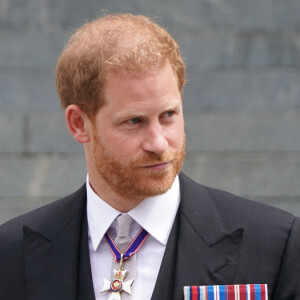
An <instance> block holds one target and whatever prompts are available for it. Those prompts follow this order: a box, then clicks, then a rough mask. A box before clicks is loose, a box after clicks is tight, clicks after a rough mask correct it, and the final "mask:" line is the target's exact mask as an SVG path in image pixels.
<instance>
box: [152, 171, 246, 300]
mask: <svg viewBox="0 0 300 300" xmlns="http://www.w3.org/2000/svg"><path fill="white" fill-rule="evenodd" d="M180 188H181V203H180V207H179V211H178V214H177V217H176V220H175V223H174V226H173V229H172V231H171V235H170V237H169V240H168V243H167V247H166V251H165V255H164V259H163V262H162V265H161V269H160V272H159V276H158V280H157V283H156V286H155V290H154V293H153V297H152V300H159V299H172V300H179V299H183V287H184V286H185V285H187V286H191V285H210V284H231V283H233V282H232V280H233V278H234V272H235V268H236V264H237V260H238V254H239V248H240V243H241V240H242V236H243V229H242V228H238V227H232V228H229V227H227V226H225V225H224V224H223V222H222V220H221V216H220V213H219V212H218V210H217V209H216V207H215V205H214V201H213V199H212V198H211V195H210V194H209V192H208V191H207V189H206V188H205V187H202V186H199V185H198V184H196V183H194V182H193V181H192V180H190V179H189V178H187V177H186V176H184V175H183V174H181V175H180Z"/></svg>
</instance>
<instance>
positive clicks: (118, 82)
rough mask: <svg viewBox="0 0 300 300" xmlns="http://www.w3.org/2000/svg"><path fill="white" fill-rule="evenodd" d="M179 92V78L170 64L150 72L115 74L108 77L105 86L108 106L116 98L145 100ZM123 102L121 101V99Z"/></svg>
mask: <svg viewBox="0 0 300 300" xmlns="http://www.w3.org/2000/svg"><path fill="white" fill-rule="evenodd" d="M177 93H180V92H179V88H178V84H177V78H176V76H175V74H174V72H173V70H172V67H171V65H170V64H169V63H167V64H165V65H164V66H163V67H161V68H156V69H153V70H151V71H148V72H114V73H111V74H110V76H108V78H107V80H106V84H105V86H104V98H105V100H107V101H106V102H107V104H109V102H110V101H112V100H114V99H115V98H120V97H121V96H122V97H123V98H126V99H127V101H128V100H130V99H133V98H134V99H135V100H138V99H140V100H144V99H145V97H146V98H151V96H153V97H156V98H157V97H160V96H162V95H164V94H177ZM120 100H121V99H120Z"/></svg>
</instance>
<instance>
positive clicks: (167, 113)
mask: <svg viewBox="0 0 300 300" xmlns="http://www.w3.org/2000/svg"><path fill="white" fill-rule="evenodd" d="M174 113H175V112H174V111H168V112H166V116H167V117H172V116H173V115H174Z"/></svg>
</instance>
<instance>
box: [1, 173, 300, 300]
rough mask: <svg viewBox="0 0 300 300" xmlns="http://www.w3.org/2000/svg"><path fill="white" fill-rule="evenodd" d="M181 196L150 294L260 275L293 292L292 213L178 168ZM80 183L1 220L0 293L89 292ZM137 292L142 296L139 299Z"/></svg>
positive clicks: (167, 297) (9, 297)
mask: <svg viewBox="0 0 300 300" xmlns="http://www.w3.org/2000/svg"><path fill="white" fill-rule="evenodd" d="M180 187H181V203H180V207H179V210H178V213H177V216H176V219H175V222H174V225H173V228H172V231H171V234H170V237H169V240H168V243H167V247H166V251H165V255H164V258H163V261H162V265H161V268H160V272H159V275H158V278H157V283H156V286H155V289H154V293H153V296H152V300H179V299H183V286H185V285H211V284H246V283H267V284H268V289H269V297H270V298H269V299H273V300H284V299H300V284H299V281H300V222H299V219H297V218H295V217H294V216H292V215H291V214H288V213H286V212H283V211H280V210H278V209H275V208H272V207H269V206H266V205H263V204H259V203H256V202H253V201H248V200H244V199H241V198H239V197H237V196H234V195H231V194H229V193H226V192H223V191H219V190H215V189H211V188H208V187H204V186H201V185H199V184H197V183H195V182H193V181H192V180H190V179H189V178H187V177H186V176H184V175H183V174H181V175H180ZM85 204H86V189H85V186H83V187H81V188H80V189H79V190H78V191H77V192H75V193H74V194H72V195H70V196H68V197H66V198H64V199H61V200H59V201H57V202H54V203H52V204H49V205H47V206H45V207H43V208H40V209H38V210H35V211H34V212H31V213H29V214H26V215H23V216H21V217H18V218H16V219H14V220H12V221H9V222H8V223H6V224H4V225H2V226H1V227H0V299H1V300H25V299H26V300H42V299H43V300H54V299H55V300H69V299H70V300H73V299H74V300H75V299H80V300H94V299H95V298H94V291H93V285H92V277H91V270H90V263H89V252H88V241H87V221H86V211H85ZM141 300H142V299H141Z"/></svg>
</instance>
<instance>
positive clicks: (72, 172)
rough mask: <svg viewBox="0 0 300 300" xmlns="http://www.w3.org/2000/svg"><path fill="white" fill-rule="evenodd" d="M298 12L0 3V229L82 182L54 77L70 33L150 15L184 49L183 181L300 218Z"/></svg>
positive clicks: (278, 5)
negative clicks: (104, 20) (101, 21)
mask: <svg viewBox="0 0 300 300" xmlns="http://www.w3.org/2000/svg"><path fill="white" fill-rule="evenodd" d="M299 11H300V1H299V0H251V1H249V0H185V1H178V0H172V1H171V0H169V1H166V0H151V1H146V0H122V1H121V0H119V1H117V0H102V1H101V0H100V1H99V0H97V1H96V0H85V1H79V0H73V1H72V0H64V1H58V0H1V1H0V91H1V93H0V191H1V192H0V223H3V222H4V221H6V220H7V219H9V218H11V217H13V216H16V215H18V214H21V213H23V212H26V211H28V210H31V209H33V208H35V207H38V206H40V205H43V204H45V203H48V202H50V201H53V200H54V199H57V198H59V197H61V196H63V195H66V194H68V193H70V192H72V191H74V190H75V189H77V188H78V187H79V185H81V184H82V183H83V182H84V180H85V176H86V167H85V161H84V155H83V152H82V148H81V146H80V145H78V144H76V143H75V142H74V141H73V140H72V138H71V136H70V135H69V134H68V132H67V129H66V126H65V124H64V119H63V112H62V111H61V109H60V105H59V101H58V98H57V95H56V92H55V88H54V70H55V64H56V60H57V57H58V55H59V54H60V52H61V50H62V49H63V47H64V44H65V42H66V41H67V39H68V37H69V36H70V33H72V32H73V30H74V29H75V28H77V27H78V26H79V25H81V24H83V23H84V22H85V21H87V20H90V19H93V18H97V16H100V15H102V14H103V13H104V12H110V13H112V12H132V13H141V14H146V15H148V16H150V17H153V18H154V19H155V20H156V21H157V22H159V23H160V24H162V25H163V26H164V27H166V28H167V29H168V30H169V31H170V32H171V33H172V34H173V35H174V36H175V38H176V39H177V40H178V41H179V43H180V45H181V49H182V53H183V57H184V59H185V62H186V64H187V76H188V83H187V85H186V88H185V93H184V110H185V120H186V132H187V155H186V160H185V165H184V171H185V172H186V173H187V174H188V175H190V176H191V177H193V178H194V179H195V180H196V181H198V182H200V183H202V184H205V185H209V186H213V187H217V188H222V189H226V190H228V191H230V192H233V193H236V194H239V195H241V196H245V197H248V198H252V199H256V200H259V201H265V202H268V203H270V204H272V205H275V206H278V207H281V208H284V209H286V210H289V211H291V212H293V213H294V214H296V215H298V216H300V184H299V182H300V84H299V83H300V18H299Z"/></svg>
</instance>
